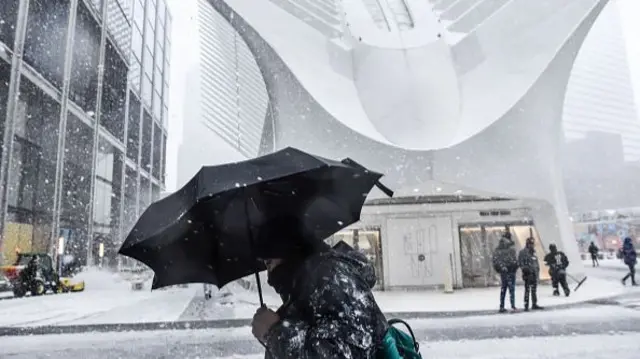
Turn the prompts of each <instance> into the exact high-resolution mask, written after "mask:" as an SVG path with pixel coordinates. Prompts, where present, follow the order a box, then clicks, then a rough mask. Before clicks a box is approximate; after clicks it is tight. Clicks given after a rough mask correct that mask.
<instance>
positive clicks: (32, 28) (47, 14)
mask: <svg viewBox="0 0 640 359" xmlns="http://www.w3.org/2000/svg"><path fill="white" fill-rule="evenodd" d="M68 22H69V0H31V1H29V15H28V18H27V35H26V38H25V44H24V60H25V61H26V62H27V63H28V64H29V65H31V66H32V67H33V68H34V69H36V71H38V72H39V73H40V74H41V75H42V76H43V77H44V78H45V79H47V80H48V81H50V82H51V83H52V84H54V85H55V86H56V87H57V88H58V89H61V88H62V78H63V76H64V52H65V48H66V37H67V23H68Z"/></svg>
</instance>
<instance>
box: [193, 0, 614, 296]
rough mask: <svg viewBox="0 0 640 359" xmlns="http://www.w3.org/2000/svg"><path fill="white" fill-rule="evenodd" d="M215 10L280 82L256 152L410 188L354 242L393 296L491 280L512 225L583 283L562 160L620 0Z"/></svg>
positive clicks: (367, 213) (459, 0)
mask: <svg viewBox="0 0 640 359" xmlns="http://www.w3.org/2000/svg"><path fill="white" fill-rule="evenodd" d="M201 1H204V0H201ZM208 2H209V3H210V4H211V5H212V7H213V8H214V9H215V10H216V11H217V12H218V13H219V14H220V15H221V16H222V17H224V18H225V19H226V20H227V21H228V22H229V23H230V24H231V26H232V27H233V28H234V29H235V30H236V31H237V34H239V36H240V37H241V38H242V40H243V41H244V44H246V46H247V47H248V49H249V50H250V51H251V53H252V54H253V57H254V58H255V61H256V63H257V67H258V68H259V70H260V72H261V74H262V78H263V80H264V83H265V86H266V90H267V91H266V92H267V94H268V105H267V109H266V114H265V122H264V124H263V125H262V126H256V131H257V132H256V133H254V134H253V135H252V136H250V138H251V139H252V142H251V143H252V146H251V147H255V146H256V142H255V137H256V136H255V135H256V134H259V135H260V139H261V143H260V145H259V147H260V152H262V153H265V152H270V151H274V150H277V149H280V148H283V147H286V146H295V147H298V148H301V149H304V150H307V151H310V152H313V153H316V154H319V155H323V156H326V157H330V158H342V157H347V156H348V157H351V158H353V159H355V160H357V161H358V162H360V163H362V164H363V165H365V166H367V167H370V168H372V169H375V170H377V171H380V172H383V173H385V175H386V176H385V178H384V182H385V184H387V185H388V186H390V187H392V188H394V189H395V190H396V198H395V199H392V200H388V199H384V198H382V196H381V195H380V196H379V197H380V198H376V194H374V195H373V197H374V198H373V199H372V200H371V201H370V203H369V205H368V206H366V207H365V210H364V212H363V219H362V221H361V223H360V224H359V226H360V227H358V229H359V230H354V232H353V234H352V235H349V234H342V235H341V236H342V237H340V238H347V237H349V240H350V243H352V244H354V243H355V244H356V245H358V246H360V247H361V249H362V250H364V251H368V253H369V254H370V255H371V256H372V257H375V258H374V259H375V260H376V265H377V266H378V270H379V271H382V275H380V276H379V277H380V279H381V285H382V286H383V287H384V288H402V287H425V286H442V285H444V284H445V283H451V282H452V283H453V286H454V287H456V288H460V287H468V286H478V285H480V286H482V285H490V284H493V283H494V281H495V274H494V273H493V272H492V269H490V267H491V264H490V262H491V260H490V253H491V250H492V248H493V247H494V246H495V245H496V244H497V242H496V241H497V238H499V235H500V234H501V233H502V229H503V228H505V226H508V227H509V228H510V230H511V232H512V234H514V235H515V238H516V239H517V242H518V243H519V245H520V244H521V243H522V242H523V241H524V240H525V239H526V237H528V236H533V237H535V238H537V239H539V240H538V252H539V257H542V256H543V252H544V251H546V248H547V247H548V245H549V244H550V243H556V244H557V245H558V246H559V247H560V248H561V249H562V250H564V251H565V252H566V253H567V255H568V256H569V259H570V260H571V261H572V266H571V268H570V271H571V272H573V274H576V275H579V274H580V273H581V272H582V271H583V269H582V264H581V261H580V257H579V253H578V249H577V245H576V244H575V240H574V237H573V232H572V227H571V223H570V221H569V218H568V214H567V204H566V199H565V193H564V190H563V186H562V172H561V168H560V160H559V158H558V154H559V150H560V146H561V143H562V111H563V102H564V96H565V91H566V87H567V82H568V79H569V75H570V72H571V68H572V66H573V63H574V60H575V57H576V55H577V53H578V50H579V49H580V46H581V44H582V42H583V40H584V38H585V36H586V35H587V33H588V32H589V29H590V28H591V26H592V24H593V23H594V21H595V20H596V18H597V16H598V15H599V13H600V12H601V10H602V9H603V7H604V6H605V5H606V3H607V2H608V1H607V0H535V1H532V0H341V1H339V0H260V1H255V0H208ZM244 44H243V45H242V46H244ZM238 147H241V146H238ZM249 155H251V154H249ZM362 237H365V238H366V239H368V241H364V242H365V243H364V244H361V243H360V242H359V239H361V238H362ZM380 238H381V239H380ZM380 253H382V255H380ZM541 274H542V275H543V276H544V275H546V270H545V269H543V270H542V273H541Z"/></svg>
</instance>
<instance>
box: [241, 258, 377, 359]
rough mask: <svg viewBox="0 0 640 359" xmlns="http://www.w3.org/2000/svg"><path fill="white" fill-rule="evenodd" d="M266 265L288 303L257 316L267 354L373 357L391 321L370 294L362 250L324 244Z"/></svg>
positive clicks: (277, 358) (300, 358) (371, 276)
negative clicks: (350, 249)
mask: <svg viewBox="0 0 640 359" xmlns="http://www.w3.org/2000/svg"><path fill="white" fill-rule="evenodd" d="M265 264H266V265H267V269H268V275H269V285H271V286H272V287H273V288H274V289H275V290H276V291H277V292H278V293H279V294H280V296H281V297H282V299H283V302H284V304H283V305H282V306H281V307H280V308H279V309H278V311H277V312H274V311H272V310H270V309H268V308H265V307H263V308H260V309H258V311H257V312H256V314H255V315H254V317H253V322H252V327H253V330H252V332H253V335H254V336H255V337H256V338H257V339H258V340H259V341H260V342H262V343H263V344H264V345H265V347H266V358H272V359H285V358H287V359H311V358H314V359H315V358H336V359H340V358H345V359H346V358H350V359H351V358H352V359H360V358H362V359H369V358H373V357H374V355H375V354H376V352H377V347H378V346H379V345H380V344H381V343H382V339H383V337H384V335H385V333H386V331H387V329H388V324H387V321H386V319H385V317H384V315H383V313H382V311H381V310H380V308H378V305H377V303H376V301H375V298H374V297H373V293H372V292H371V289H372V288H373V286H374V285H375V282H376V276H375V272H374V268H373V266H372V265H371V264H370V263H369V262H368V261H367V259H366V258H365V257H364V256H363V255H362V254H361V253H358V252H356V251H349V252H343V251H337V250H334V249H331V248H328V246H326V245H325V246H322V248H320V249H319V248H302V250H300V251H297V253H292V254H291V255H289V256H287V258H270V259H267V260H265Z"/></svg>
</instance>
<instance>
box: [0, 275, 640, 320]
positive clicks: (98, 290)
mask: <svg viewBox="0 0 640 359" xmlns="http://www.w3.org/2000/svg"><path fill="white" fill-rule="evenodd" d="M76 279H82V280H85V283H86V290H85V291H84V292H81V293H69V294H59V295H46V296H41V297H33V298H30V297H27V298H21V299H11V300H0V326H40V325H75V324H121V323H145V322H165V321H177V320H216V319H248V318H251V317H252V316H253V314H254V313H255V310H256V308H257V307H258V306H259V301H258V294H257V292H255V291H254V290H246V289H244V288H242V287H241V286H239V285H238V284H235V283H233V284H230V285H229V286H228V287H227V288H224V289H223V290H222V291H215V294H214V298H212V299H211V300H208V301H205V300H204V296H203V293H202V286H201V285H192V286H190V287H189V288H186V289H185V288H169V289H166V290H157V291H153V292H151V291H149V289H148V288H149V283H147V286H146V289H145V290H143V291H132V290H131V289H130V285H131V284H130V282H128V281H126V280H124V279H123V278H122V277H121V276H119V275H118V274H113V273H110V272H103V271H99V270H95V269H93V270H89V271H87V272H83V273H81V274H79V275H78V276H77V278H76ZM573 286H574V284H572V287H573ZM516 291H517V293H516V301H517V305H518V306H519V307H522V295H523V288H522V287H518V288H517V289H516ZM633 291H640V289H638V288H629V287H623V286H621V285H620V283H619V282H617V281H611V280H603V279H599V278H594V277H590V278H589V279H588V280H587V281H586V282H585V283H584V284H583V285H582V287H581V288H580V289H579V290H578V291H577V292H574V293H572V295H571V296H570V297H568V298H565V297H553V296H552V295H551V292H552V290H551V288H550V287H549V286H541V287H540V288H539V301H540V304H541V305H544V306H547V307H550V306H557V305H565V304H571V303H579V302H585V301H590V300H593V299H600V298H603V297H612V296H617V295H620V294H625V293H630V292H633ZM498 293H499V289H498V288H476V289H465V290H457V291H455V292H454V293H451V294H446V293H443V292H441V291H387V292H376V293H375V296H376V299H377V301H378V303H379V305H380V307H381V308H382V310H383V311H385V312H387V313H389V312H395V313H399V312H403V313H410V312H432V313H435V312H438V313H443V312H461V311H470V312H479V311H494V310H496V309H497V305H498ZM194 297H195V300H194ZM264 298H265V303H266V304H267V305H268V306H270V307H272V308H277V307H278V306H279V305H280V304H281V300H280V298H279V297H278V295H277V294H276V293H275V292H274V291H273V290H272V289H271V288H270V287H268V286H264ZM470 298H473V299H472V300H471V299H470Z"/></svg>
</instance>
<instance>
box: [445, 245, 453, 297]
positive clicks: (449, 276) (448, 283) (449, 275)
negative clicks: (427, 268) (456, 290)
mask: <svg viewBox="0 0 640 359" xmlns="http://www.w3.org/2000/svg"><path fill="white" fill-rule="evenodd" d="M451 265H452V262H451V254H449V263H447V264H446V265H445V268H444V292H445V293H453V271H452V270H451Z"/></svg>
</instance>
